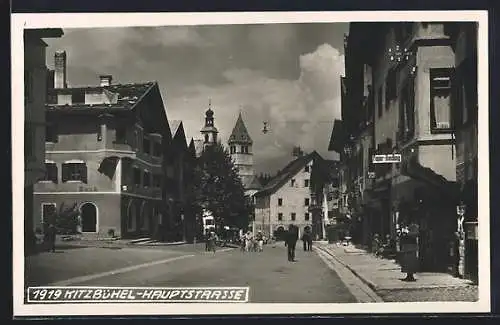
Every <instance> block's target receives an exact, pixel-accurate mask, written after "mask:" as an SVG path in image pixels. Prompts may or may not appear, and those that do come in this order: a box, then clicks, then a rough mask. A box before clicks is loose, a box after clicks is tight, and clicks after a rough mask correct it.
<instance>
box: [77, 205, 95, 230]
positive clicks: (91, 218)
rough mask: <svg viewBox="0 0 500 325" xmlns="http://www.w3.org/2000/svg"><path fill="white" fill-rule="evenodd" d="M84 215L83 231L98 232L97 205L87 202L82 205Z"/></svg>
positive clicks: (82, 214)
mask: <svg viewBox="0 0 500 325" xmlns="http://www.w3.org/2000/svg"><path fill="white" fill-rule="evenodd" d="M80 211H81V216H82V232H97V207H96V206H95V204H94V203H91V202H86V203H84V204H82V206H81V207H80Z"/></svg>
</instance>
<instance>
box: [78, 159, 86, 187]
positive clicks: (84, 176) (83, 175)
mask: <svg viewBox="0 0 500 325" xmlns="http://www.w3.org/2000/svg"><path fill="white" fill-rule="evenodd" d="M79 168H80V174H81V175H82V176H81V177H82V179H81V180H82V182H83V183H85V184H87V165H86V164H81V165H79Z"/></svg>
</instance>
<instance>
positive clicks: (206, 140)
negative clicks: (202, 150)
mask: <svg viewBox="0 0 500 325" xmlns="http://www.w3.org/2000/svg"><path fill="white" fill-rule="evenodd" d="M208 140H209V138H208V134H205V143H208Z"/></svg>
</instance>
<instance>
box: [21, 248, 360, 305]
mask: <svg viewBox="0 0 500 325" xmlns="http://www.w3.org/2000/svg"><path fill="white" fill-rule="evenodd" d="M296 257H297V261H296V262H288V261H287V256H286V248H285V247H284V244H283V243H277V244H274V245H267V246H265V247H264V252H260V253H257V252H252V253H244V252H241V251H240V250H239V249H231V248H225V249H221V250H220V251H217V252H216V253H215V254H213V253H212V252H205V251H204V245H203V244H198V245H193V244H187V245H178V246H171V247H137V248H135V247H133V248H132V247H123V248H112V249H110V248H98V247H90V248H73V249H65V248H63V249H59V251H58V252H57V253H42V254H39V255H36V256H30V257H28V258H26V273H27V274H26V284H27V285H32V286H34V285H55V284H57V285H79V286H148V287H149V286H151V287H202V286H211V287H213V286H248V287H249V288H250V295H249V301H250V302H259V303H267V302H269V303H270V302H280V303H346V302H357V301H358V300H357V299H356V298H355V296H354V295H353V293H351V292H352V290H350V289H348V287H347V286H346V285H345V284H344V283H343V281H342V279H341V278H340V277H339V275H338V274H337V272H335V271H334V270H332V268H331V267H329V266H328V265H327V264H326V263H325V261H324V258H320V257H319V256H318V254H317V253H316V252H314V251H312V252H304V251H303V250H300V249H297V253H296Z"/></svg>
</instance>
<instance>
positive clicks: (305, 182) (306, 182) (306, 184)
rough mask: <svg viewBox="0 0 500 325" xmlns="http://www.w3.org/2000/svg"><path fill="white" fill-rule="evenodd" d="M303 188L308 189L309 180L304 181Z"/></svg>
mask: <svg viewBox="0 0 500 325" xmlns="http://www.w3.org/2000/svg"><path fill="white" fill-rule="evenodd" d="M304 187H309V180H308V179H304Z"/></svg>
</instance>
